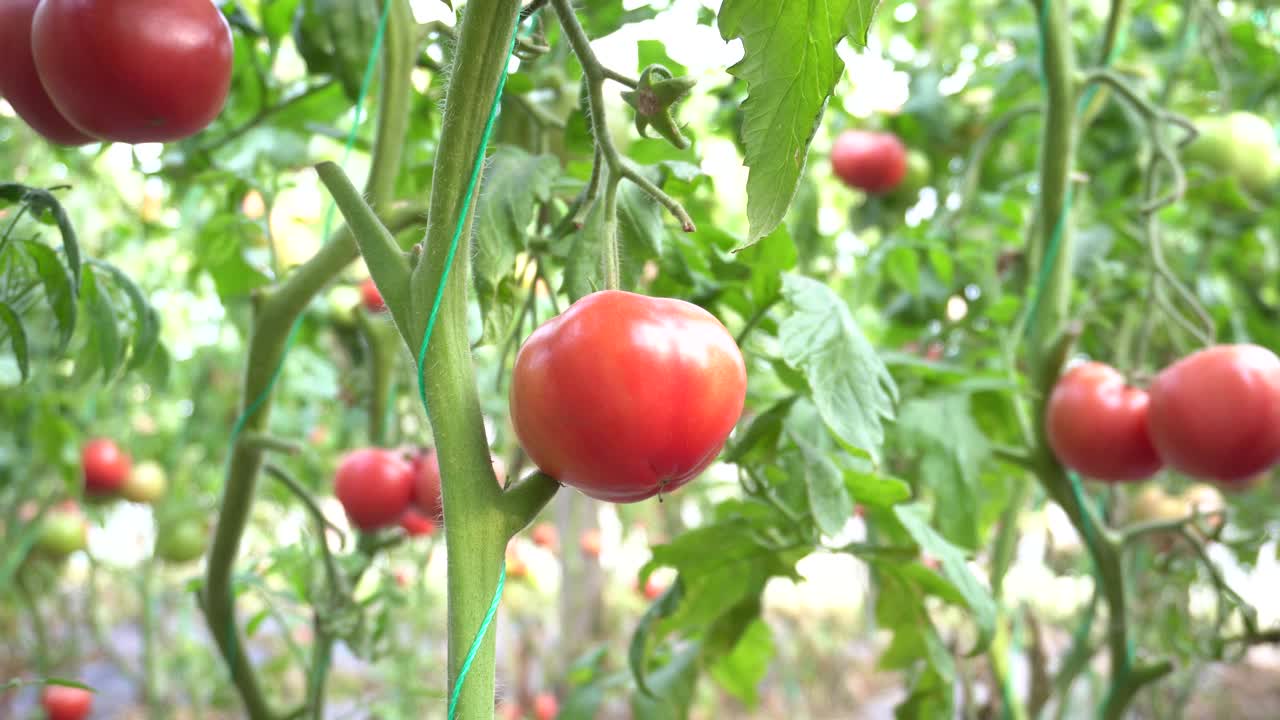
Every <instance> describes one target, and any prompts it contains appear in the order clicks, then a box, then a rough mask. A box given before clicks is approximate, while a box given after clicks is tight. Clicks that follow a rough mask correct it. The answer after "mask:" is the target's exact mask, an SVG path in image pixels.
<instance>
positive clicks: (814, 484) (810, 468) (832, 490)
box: [789, 433, 853, 535]
mask: <svg viewBox="0 0 1280 720" xmlns="http://www.w3.org/2000/svg"><path fill="white" fill-rule="evenodd" d="M789 434H790V436H791V440H792V442H794V443H795V444H796V446H797V447H799V448H800V451H801V453H800V455H799V456H793V457H798V459H800V462H798V463H793V467H792V468H791V472H792V474H793V475H794V474H795V473H800V474H801V475H802V476H803V477H804V483H805V489H806V490H807V491H808V496H809V511H810V513H812V514H813V520H814V523H815V524H817V526H818V529H819V530H820V531H822V532H823V533H824V534H826V535H838V534H839V533H840V531H841V530H843V529H844V526H845V524H846V523H848V522H849V518H850V517H852V516H853V500H852V499H851V498H850V497H849V489H848V488H847V487H846V486H845V484H844V475H843V474H842V473H841V472H840V468H838V467H836V464H835V463H834V462H832V461H831V459H830V457H828V456H827V454H826V453H824V452H822V451H820V450H819V449H818V448H816V447H814V446H812V445H810V444H809V443H807V442H805V441H804V438H802V437H800V436H799V434H797V433H789ZM795 465H798V467H795Z"/></svg>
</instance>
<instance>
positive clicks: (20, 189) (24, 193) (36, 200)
mask: <svg viewBox="0 0 1280 720" xmlns="http://www.w3.org/2000/svg"><path fill="white" fill-rule="evenodd" d="M0 198H4V199H6V200H11V201H14V202H22V203H25V204H26V205H27V207H28V208H30V209H31V215H32V217H35V218H36V219H38V220H40V221H41V222H49V221H52V222H53V223H54V224H55V225H57V226H58V232H59V234H61V235H62V247H63V251H64V252H66V254H67V268H68V269H69V270H70V271H71V286H72V287H73V288H75V290H76V294H77V295H78V294H79V288H80V242H79V240H78V239H77V238H76V230H75V227H73V226H72V225H71V219H70V218H68V217H67V211H66V210H64V209H63V207H62V204H61V203H59V202H58V198H56V197H55V196H54V195H53V193H51V192H49V191H48V190H41V189H39V188H29V187H26V186H24V185H19V184H17V183H0Z"/></svg>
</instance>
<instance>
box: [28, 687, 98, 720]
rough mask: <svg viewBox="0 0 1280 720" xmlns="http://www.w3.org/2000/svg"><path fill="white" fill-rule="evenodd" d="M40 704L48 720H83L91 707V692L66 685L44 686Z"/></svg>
mask: <svg viewBox="0 0 1280 720" xmlns="http://www.w3.org/2000/svg"><path fill="white" fill-rule="evenodd" d="M40 704H41V705H43V706H44V711H45V714H46V715H48V716H49V720H84V718H87V717H89V710H90V709H91V708H92V707H93V692H92V691H91V690H85V689H84V688H77V687H67V686H66V685H45V686H44V692H43V693H42V694H41V696H40Z"/></svg>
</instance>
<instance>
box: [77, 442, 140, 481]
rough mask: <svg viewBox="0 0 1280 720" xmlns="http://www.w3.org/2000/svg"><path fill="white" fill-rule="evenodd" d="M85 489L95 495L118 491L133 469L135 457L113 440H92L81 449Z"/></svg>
mask: <svg viewBox="0 0 1280 720" xmlns="http://www.w3.org/2000/svg"><path fill="white" fill-rule="evenodd" d="M80 464H81V466H82V469H83V471H84V489H85V492H88V493H90V494H93V495H105V494H110V493H114V492H116V491H118V490H119V489H120V488H121V487H122V486H123V485H124V484H125V481H127V480H128V479H129V473H130V472H132V471H133V459H132V458H130V457H129V454H128V453H126V452H125V451H123V450H121V449H120V446H119V445H116V444H115V443H114V442H112V441H111V440H107V439H105V438H98V439H96V440H90V441H89V442H88V443H86V444H85V446H84V449H83V450H81V451H80Z"/></svg>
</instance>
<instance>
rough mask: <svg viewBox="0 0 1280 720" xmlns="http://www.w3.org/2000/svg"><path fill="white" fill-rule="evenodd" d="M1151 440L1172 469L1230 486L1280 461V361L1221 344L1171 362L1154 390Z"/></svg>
mask: <svg viewBox="0 0 1280 720" xmlns="http://www.w3.org/2000/svg"><path fill="white" fill-rule="evenodd" d="M1150 392H1151V420H1150V423H1151V440H1152V442H1154V443H1155V446H1156V449H1157V450H1158V451H1159V453H1160V456H1161V457H1162V458H1164V461H1165V462H1166V463H1167V464H1168V465H1169V466H1170V467H1172V468H1174V469H1175V470H1177V471H1178V472H1181V473H1183V474H1185V475H1189V476H1191V477H1195V478H1200V479H1203V480H1209V481H1212V482H1216V483H1219V484H1221V485H1223V486H1226V487H1228V488H1232V489H1235V488H1240V487H1243V486H1247V485H1249V484H1250V481H1251V480H1252V479H1253V477H1254V476H1256V475H1258V474H1259V473H1262V472H1265V471H1266V470H1268V469H1269V468H1271V467H1272V466H1274V465H1275V464H1276V462H1278V461H1280V358H1277V357H1276V355H1275V353H1273V352H1271V351H1270V350H1268V349H1266V348H1263V347H1259V346H1257V345H1218V346H1215V347H1211V348H1208V349H1205V350H1200V351H1198V352H1195V353H1192V354H1191V355H1188V356H1187V357H1185V358H1183V359H1181V360H1179V361H1178V362H1176V363H1174V364H1172V365H1170V366H1169V367H1167V368H1165V369H1164V370H1162V371H1161V372H1160V374H1159V375H1157V376H1156V379H1155V382H1154V383H1152V385H1151V390H1150Z"/></svg>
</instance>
